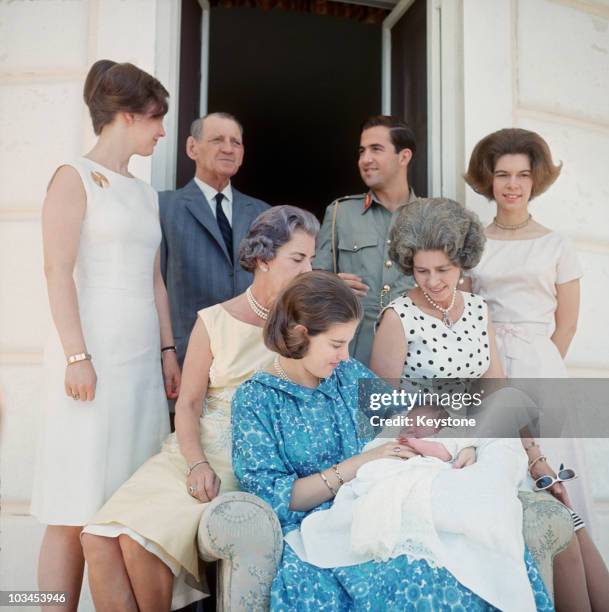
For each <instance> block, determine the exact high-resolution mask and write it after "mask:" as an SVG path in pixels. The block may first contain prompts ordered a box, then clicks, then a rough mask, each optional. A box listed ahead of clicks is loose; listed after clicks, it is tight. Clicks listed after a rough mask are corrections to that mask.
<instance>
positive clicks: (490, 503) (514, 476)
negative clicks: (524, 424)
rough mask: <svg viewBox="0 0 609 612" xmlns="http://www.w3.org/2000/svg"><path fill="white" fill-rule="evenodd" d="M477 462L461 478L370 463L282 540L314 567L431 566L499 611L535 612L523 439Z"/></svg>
mask: <svg viewBox="0 0 609 612" xmlns="http://www.w3.org/2000/svg"><path fill="white" fill-rule="evenodd" d="M438 441H442V440H438ZM477 455H478V456H477V462H476V463H475V464H474V465H472V466H470V467H467V468H463V469H460V470H456V469H452V467H451V464H447V463H444V462H442V461H440V460H437V459H433V458H423V457H418V458H416V459H410V460H408V461H398V460H395V459H379V460H377V461H371V462H368V463H367V464H365V465H364V466H362V468H360V470H359V471H358V473H357V476H356V478H354V479H353V480H352V481H351V482H349V483H346V484H345V485H343V486H342V487H341V489H340V490H339V493H338V495H337V496H336V499H335V501H334V504H333V505H332V507H331V508H329V509H328V510H321V511H319V512H314V513H313V514H310V515H309V516H308V517H306V518H305V519H304V520H303V522H302V524H301V528H300V531H292V532H290V533H289V534H288V535H287V536H286V538H285V539H286V541H287V542H288V543H289V544H290V546H291V547H292V548H293V549H294V551H295V552H296V554H298V556H299V557H300V558H301V559H302V560H303V561H306V562H307V563H311V564H313V565H316V566H318V567H326V568H333V567H341V566H348V565H355V564H359V563H363V562H366V561H370V560H375V559H376V560H379V559H383V560H385V559H389V558H392V557H396V556H399V555H401V554H407V555H408V556H409V558H411V559H421V558H422V559H426V560H427V561H428V562H429V563H430V564H432V565H435V566H438V567H445V568H446V569H447V570H448V571H450V572H451V573H452V574H453V575H454V576H455V578H457V580H459V582H460V583H461V584H463V585H464V586H466V587H467V588H469V589H470V590H472V591H473V592H474V593H476V594H477V595H479V596H480V597H482V598H483V599H484V600H485V601H487V602H489V603H490V604H492V605H494V606H496V607H497V608H499V609H501V610H506V611H511V610H514V611H518V612H521V611H526V610H535V602H534V598H533V594H532V590H531V587H530V584H529V580H528V577H527V573H526V567H525V564H524V541H523V537H522V506H521V504H520V501H519V500H518V486H519V484H520V482H521V480H522V479H523V477H524V475H525V474H526V466H527V459H526V454H525V453H524V450H523V448H522V444H521V442H520V440H519V439H488V440H483V441H482V443H481V445H480V447H479V449H478V454H477Z"/></svg>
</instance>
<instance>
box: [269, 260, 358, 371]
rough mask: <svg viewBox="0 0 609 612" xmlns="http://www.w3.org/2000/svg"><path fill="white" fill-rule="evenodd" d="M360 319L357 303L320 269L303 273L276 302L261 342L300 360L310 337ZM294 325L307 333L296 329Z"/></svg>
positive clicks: (341, 283) (344, 286)
mask: <svg viewBox="0 0 609 612" xmlns="http://www.w3.org/2000/svg"><path fill="white" fill-rule="evenodd" d="M362 316H363V310H362V306H361V304H360V301H359V300H358V298H357V297H356V296H355V294H354V293H353V291H352V290H351V289H350V288H349V286H348V285H347V284H346V283H345V282H344V281H343V280H341V279H340V278H339V277H338V276H336V275H335V274H332V273H330V272H324V271H322V270H316V271H314V272H306V273H305V274H301V275H300V276H297V277H296V278H295V279H294V280H293V281H292V282H291V283H290V284H289V285H288V286H287V287H286V288H285V289H284V290H283V291H282V292H281V294H280V295H279V297H278V298H277V300H276V301H275V304H274V305H273V308H272V310H271V312H270V314H269V318H268V320H267V322H266V325H265V326H264V343H265V344H266V346H267V348H269V349H270V350H271V351H273V352H275V353H279V354H280V355H281V356H282V357H287V358H289V359H302V358H303V357H304V356H305V355H306V354H307V351H308V350H309V338H311V337H313V336H317V335H318V334H323V333H324V332H326V331H328V329H330V327H332V326H333V325H336V324H338V323H348V322H349V321H359V320H360V319H361V318H362ZM297 325H302V326H304V327H305V328H306V331H303V330H302V328H299V329H296V326H297Z"/></svg>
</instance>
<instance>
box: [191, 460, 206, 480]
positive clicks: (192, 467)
mask: <svg viewBox="0 0 609 612" xmlns="http://www.w3.org/2000/svg"><path fill="white" fill-rule="evenodd" d="M204 463H207V464H209V461H208V460H207V459H199V460H198V461H193V462H192V463H191V464H190V465H189V466H188V472H187V473H186V476H190V475H191V474H192V471H193V470H194V469H195V468H196V467H197V466H199V465H203V464H204Z"/></svg>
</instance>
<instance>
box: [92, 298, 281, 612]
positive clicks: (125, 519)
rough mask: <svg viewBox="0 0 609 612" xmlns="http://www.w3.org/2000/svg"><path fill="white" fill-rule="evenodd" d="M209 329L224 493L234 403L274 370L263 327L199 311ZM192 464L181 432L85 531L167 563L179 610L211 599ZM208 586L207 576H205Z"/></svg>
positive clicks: (210, 428)
mask: <svg viewBox="0 0 609 612" xmlns="http://www.w3.org/2000/svg"><path fill="white" fill-rule="evenodd" d="M198 316H199V317H200V318H201V319H202V321H203V322H204V323H205V327H206V329H207V332H208V335H209V338H210V346H211V352H212V354H213V356H214V359H213V362H212V365H211V368H210V371H209V386H208V391H207V398H206V400H205V404H204V406H203V413H202V416H201V421H200V424H201V445H202V447H203V450H204V452H205V456H206V457H207V459H208V460H209V462H210V464H211V466H212V468H213V469H214V471H215V472H216V474H217V475H218V476H219V477H220V479H221V481H222V484H221V487H220V493H227V492H229V491H235V490H238V488H239V485H238V483H237V480H236V479H235V476H234V474H233V468H232V461H231V399H232V396H233V394H234V392H235V390H236V389H237V387H238V386H239V385H240V384H241V383H242V382H244V381H246V380H247V379H249V378H250V377H251V376H252V375H253V374H254V372H256V371H257V370H263V369H266V368H268V367H269V366H270V365H271V363H272V361H273V357H274V355H273V353H271V352H270V351H269V350H268V349H267V348H266V347H265V346H264V342H263V339H262V328H260V327H256V326H255V325H250V324H248V323H244V322H243V321H239V320H238V319H235V318H234V317H233V316H232V315H230V314H229V313H228V312H227V311H226V310H225V309H224V308H223V307H222V306H221V305H220V304H217V305H215V306H211V307H210V308H205V309H204V310H201V311H200V312H199V313H198ZM186 471H187V464H186V460H185V459H184V457H183V456H182V453H181V452H180V449H179V446H178V443H177V440H176V436H175V433H173V434H171V435H169V437H168V438H167V439H166V440H165V443H164V444H163V447H162V450H161V452H160V453H159V454H157V455H155V456H154V457H152V458H151V459H149V460H148V461H147V462H146V463H145V464H144V465H143V466H142V467H141V468H140V469H139V470H138V471H137V472H136V473H135V474H134V475H133V476H132V477H131V478H130V479H129V480H128V481H127V482H125V483H124V484H123V485H122V486H121V487H120V488H119V489H118V491H117V492H116V493H115V494H114V495H113V496H112V497H111V498H110V499H109V500H108V501H107V502H106V504H105V505H104V506H103V507H102V508H101V510H100V511H99V512H98V513H97V514H96V515H95V516H94V517H93V519H92V520H91V522H90V523H89V524H88V525H87V526H86V527H85V529H84V531H85V532H86V533H93V534H96V535H102V536H106V537H118V536H119V535H120V534H127V535H129V536H130V537H132V538H133V539H135V540H136V541H137V542H139V543H140V544H141V545H142V546H144V547H145V548H146V549H147V550H149V551H150V552H152V553H154V554H155V555H157V556H158V557H159V558H161V559H162V560H163V561H164V562H165V563H166V565H168V566H169V567H170V569H171V570H172V572H173V574H174V577H175V578H174V590H173V601H172V609H176V608H180V607H183V606H185V605H187V604H188V603H190V602H192V601H196V600H197V599H201V598H202V597H204V596H205V594H206V590H205V584H204V583H202V582H201V580H200V576H199V557H198V554H197V548H196V537H197V529H198V526H199V520H200V518H201V514H202V513H203V509H204V508H205V505H206V504H203V503H201V502H199V501H198V500H196V499H195V498H193V497H191V496H190V495H189V494H188V492H187V490H186ZM203 580H204V578H203Z"/></svg>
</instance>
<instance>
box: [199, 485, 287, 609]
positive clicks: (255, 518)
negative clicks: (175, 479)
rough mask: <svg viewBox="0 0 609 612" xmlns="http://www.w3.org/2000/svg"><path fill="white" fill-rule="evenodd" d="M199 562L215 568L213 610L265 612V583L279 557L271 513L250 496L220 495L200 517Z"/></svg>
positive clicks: (267, 586) (280, 546)
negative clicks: (217, 562)
mask: <svg viewBox="0 0 609 612" xmlns="http://www.w3.org/2000/svg"><path fill="white" fill-rule="evenodd" d="M197 544H198V547H199V556H200V557H201V559H203V560H204V561H220V563H219V564H218V585H217V586H218V589H217V609H218V610H231V611H233V610H244V611H246V610H247V611H248V612H251V611H252V610H263V609H264V610H268V607H269V596H270V591H271V583H272V582H273V578H274V577H275V572H276V570H277V565H278V564H279V561H280V559H281V554H282V551H283V535H282V532H281V526H280V524H279V520H278V519H277V516H276V515H275V513H274V512H273V510H272V508H271V507H270V506H269V505H268V504H267V503H266V502H264V501H262V500H261V499H260V498H258V497H256V496H255V495H251V494H249V493H243V492H235V493H225V494H223V495H220V496H218V497H217V498H216V499H214V500H213V501H212V502H211V503H210V504H209V505H208V506H207V507H206V508H205V510H204V511H203V515H202V516H201V521H200V523H199V531H198V535H197Z"/></svg>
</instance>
